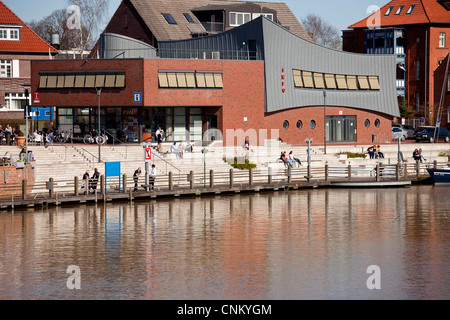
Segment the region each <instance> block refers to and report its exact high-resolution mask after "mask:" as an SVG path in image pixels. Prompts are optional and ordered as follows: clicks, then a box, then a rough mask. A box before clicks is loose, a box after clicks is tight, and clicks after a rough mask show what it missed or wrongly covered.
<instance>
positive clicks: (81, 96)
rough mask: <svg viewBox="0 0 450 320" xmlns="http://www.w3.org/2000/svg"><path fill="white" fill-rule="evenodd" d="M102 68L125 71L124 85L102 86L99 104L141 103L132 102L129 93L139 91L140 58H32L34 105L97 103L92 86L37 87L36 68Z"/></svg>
mask: <svg viewBox="0 0 450 320" xmlns="http://www.w3.org/2000/svg"><path fill="white" fill-rule="evenodd" d="M70 70H72V71H75V70H76V71H88V70H90V71H95V70H97V71H100V70H101V71H106V70H125V72H126V84H125V88H103V89H102V92H101V106H102V107H109V106H134V107H137V106H141V105H142V104H141V105H137V104H133V92H143V60H142V59H130V60H122V59H116V60H64V61H63V60H49V61H44V60H40V61H32V86H31V92H32V93H34V92H39V93H40V103H39V104H37V103H33V105H36V106H66V107H72V106H73V107H78V106H91V107H95V106H97V105H98V96H97V91H96V90H95V88H92V89H76V88H72V89H39V78H40V77H39V71H70Z"/></svg>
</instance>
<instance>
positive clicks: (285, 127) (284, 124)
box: [283, 120, 289, 130]
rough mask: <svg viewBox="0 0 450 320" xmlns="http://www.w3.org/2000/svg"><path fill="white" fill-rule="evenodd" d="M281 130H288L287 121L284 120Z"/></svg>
mask: <svg viewBox="0 0 450 320" xmlns="http://www.w3.org/2000/svg"><path fill="white" fill-rule="evenodd" d="M283 129H284V130H287V129H289V121H287V120H284V122H283Z"/></svg>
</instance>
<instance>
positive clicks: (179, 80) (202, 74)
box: [158, 70, 223, 89]
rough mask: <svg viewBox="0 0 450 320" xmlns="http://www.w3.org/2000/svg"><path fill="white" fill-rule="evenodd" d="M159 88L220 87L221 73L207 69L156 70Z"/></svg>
mask: <svg viewBox="0 0 450 320" xmlns="http://www.w3.org/2000/svg"><path fill="white" fill-rule="evenodd" d="M158 81H159V87H160V88H171V89H174V88H193V89H222V88H223V74H222V73H221V72H217V71H216V72H214V71H211V72H208V71H162V70H161V71H158Z"/></svg>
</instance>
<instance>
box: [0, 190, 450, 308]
mask: <svg viewBox="0 0 450 320" xmlns="http://www.w3.org/2000/svg"><path fill="white" fill-rule="evenodd" d="M447 194H448V188H447V189H446V188H436V187H420V188H416V187H413V188H409V189H386V190H375V189H366V190H364V189H353V190H345V189H324V190H304V191H287V192H279V193H260V194H251V195H230V196H220V197H203V198H192V199H191V198H189V199H171V200H158V201H149V202H133V203H115V204H110V203H108V204H106V205H105V206H103V205H100V204H99V205H85V206H79V207H62V208H42V209H35V210H24V211H18V210H16V211H15V212H14V213H11V212H4V213H0V255H1V259H0V280H1V281H0V299H11V298H32V299H35V298H50V299H52V298H57V299H66V298H67V299H72V298H80V297H81V298H86V299H90V298H96V299H103V298H123V299H310V298H311V299H330V298H331V299H365V298H369V299H372V298H374V299H380V298H381V299H408V298H411V299H417V298H420V299H422V298H433V299H439V298H449V290H448V287H449V284H450V276H449V273H448V268H447V266H448V262H449V261H448V260H449V259H448V249H449V248H448V246H449V241H448V240H449V236H448V234H449V232H448V231H449V223H448V207H449V205H450V200H449V199H448V197H447ZM69 265H78V266H79V267H80V269H81V276H82V290H80V291H79V292H74V291H70V290H68V289H67V287H66V280H67V277H68V274H67V273H66V269H67V267H68V266H69ZM370 265H378V266H379V267H380V268H381V271H382V290H379V291H371V290H368V289H367V287H366V280H367V278H368V276H369V275H368V274H367V273H366V270H367V267H368V266H370Z"/></svg>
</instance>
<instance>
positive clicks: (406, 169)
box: [403, 163, 408, 178]
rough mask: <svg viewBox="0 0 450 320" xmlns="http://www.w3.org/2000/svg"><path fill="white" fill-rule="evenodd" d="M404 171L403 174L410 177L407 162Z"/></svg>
mask: <svg viewBox="0 0 450 320" xmlns="http://www.w3.org/2000/svg"><path fill="white" fill-rule="evenodd" d="M404 166H405V167H404V170H403V171H404V172H403V176H404V177H405V178H406V177H408V164H407V163H405V164H404Z"/></svg>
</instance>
